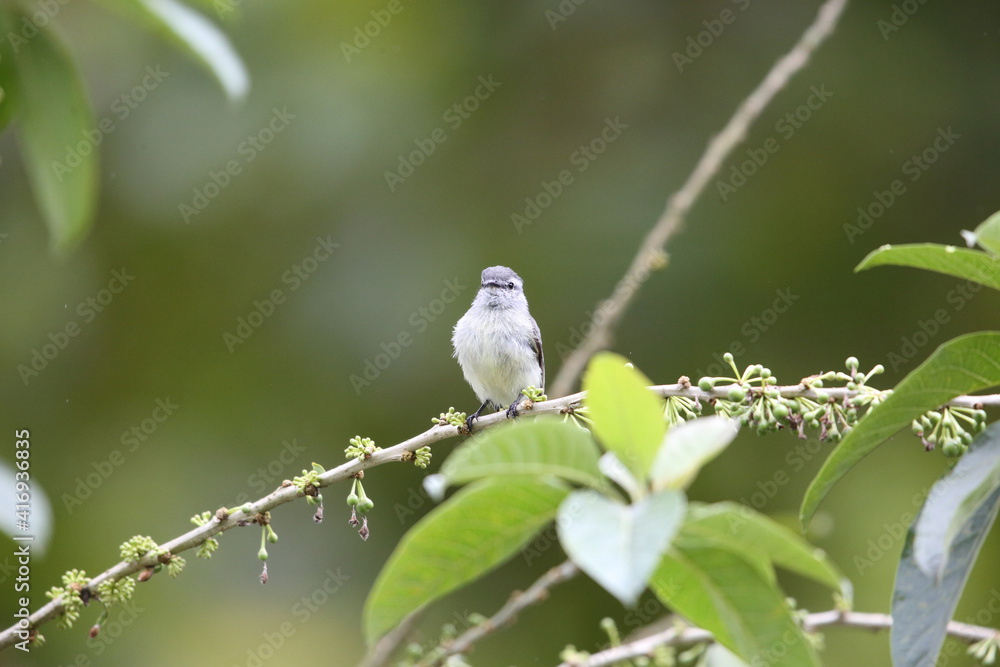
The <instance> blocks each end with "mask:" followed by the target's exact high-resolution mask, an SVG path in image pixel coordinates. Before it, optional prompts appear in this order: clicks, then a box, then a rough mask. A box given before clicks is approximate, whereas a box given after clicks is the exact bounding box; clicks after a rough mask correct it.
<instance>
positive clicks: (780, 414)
mask: <svg viewBox="0 0 1000 667" xmlns="http://www.w3.org/2000/svg"><path fill="white" fill-rule="evenodd" d="M771 413H772V414H773V415H774V416H775V417H776V418H778V419H785V418H786V417H788V407H787V406H785V405H783V404H781V403H779V404H778V405H776V406H774V407H773V408H772V409H771Z"/></svg>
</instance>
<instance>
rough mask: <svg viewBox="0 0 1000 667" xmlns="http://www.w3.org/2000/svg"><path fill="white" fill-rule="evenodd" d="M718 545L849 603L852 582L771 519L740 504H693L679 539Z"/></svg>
mask: <svg viewBox="0 0 1000 667" xmlns="http://www.w3.org/2000/svg"><path fill="white" fill-rule="evenodd" d="M681 537H693V538H697V539H700V540H702V541H706V542H712V543H715V544H716V545H718V546H721V547H723V548H725V549H727V550H729V551H733V552H735V553H742V554H744V555H747V556H752V557H754V558H756V559H759V560H761V561H763V562H765V563H766V564H767V566H768V567H769V568H773V567H774V566H778V567H782V568H784V569H786V570H788V571H790V572H795V573H796V574H800V575H802V576H803V577H807V578H809V579H812V580H813V581H815V582H817V583H820V584H823V585H824V586H829V587H830V588H831V589H833V590H835V591H838V592H840V593H841V595H843V597H844V598H846V599H847V600H848V601H850V599H851V582H850V581H849V580H848V579H847V578H846V577H845V576H844V575H843V574H842V573H841V572H840V570H839V569H837V566H836V565H834V564H833V562H832V561H831V560H830V559H829V558H828V557H827V555H826V553H825V552H824V551H823V550H822V549H818V548H816V547H814V546H813V545H811V544H809V543H808V542H806V541H805V540H804V539H802V537H800V536H799V535H797V534H796V533H794V532H792V531H791V530H789V529H788V528H786V527H785V526H782V525H781V524H779V523H777V522H776V521H774V520H772V519H770V518H769V517H767V516H765V515H763V514H760V513H759V512H756V511H754V510H753V509H751V508H749V507H747V506H746V505H740V504H738V503H729V502H723V503H715V504H712V505H702V504H697V505H694V504H692V506H691V509H690V510H689V511H688V518H687V521H685V522H684V526H683V527H682V528H681V535H680V537H678V539H680V538H681Z"/></svg>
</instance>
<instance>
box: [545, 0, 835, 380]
mask: <svg viewBox="0 0 1000 667" xmlns="http://www.w3.org/2000/svg"><path fill="white" fill-rule="evenodd" d="M846 4H847V0H827V2H825V3H823V6H822V7H820V10H819V14H818V15H817V16H816V19H815V20H814V21H813V23H812V25H810V26H809V28H808V29H807V30H806V31H805V32H804V33H803V34H802V37H801V38H799V41H798V43H797V44H796V45H795V47H794V48H793V49H792V50H791V51H789V52H788V54H787V55H785V56H784V57H783V58H781V59H780V60H779V61H778V62H776V63H775V64H774V66H773V67H772V68H771V71H770V72H768V74H767V76H766V77H765V78H764V80H763V81H762V82H761V83H760V84H759V85H758V86H757V88H756V89H755V90H754V91H753V92H752V93H750V96H749V97H747V98H746V99H745V100H743V102H742V103H741V104H740V106H739V107H738V108H737V109H736V112H735V113H734V114H733V116H732V118H730V119H729V122H728V123H727V124H726V126H725V127H724V128H723V130H722V131H721V132H719V134H717V135H715V136H714V137H713V138H712V140H711V141H710V142H709V144H708V148H706V149H705V152H704V154H702V156H701V159H700V160H699V161H698V164H697V166H696V167H695V168H694V171H692V172H691V175H690V176H688V179H687V181H686V182H685V183H684V185H683V187H681V189H680V190H678V191H677V192H676V193H674V194H673V196H671V197H670V201H669V202H668V203H667V208H666V210H665V211H664V212H663V215H661V216H660V219H659V220H657V221H656V224H655V225H654V226H653V228H652V229H651V230H650V231H649V233H648V234H647V235H646V238H645V240H643V242H642V246H641V247H640V248H639V252H638V253H637V254H636V256H635V258H634V259H633V260H632V264H631V265H630V266H629V268H628V270H627V271H626V272H625V276H624V277H623V278H622V279H621V280H620V281H618V284H617V285H616V286H615V289H614V292H612V295H611V296H610V297H608V298H607V299H606V300H605V301H603V302H602V303H601V304H600V305H599V306H598V307H597V309H596V310H595V311H594V312H595V313H597V314H598V315H599V316H597V315H595V317H594V318H593V319H594V321H593V323H592V324H593V327H592V328H591V330H590V332H589V333H588V334H587V335H586V336H585V337H584V339H583V341H582V342H581V343H580V345H579V347H577V348H576V349H575V350H574V351H573V352H572V353H571V354H570V355H569V357H568V358H567V359H566V361H565V362H563V365H562V367H561V368H560V369H559V373H558V374H557V375H556V378H555V380H554V381H553V383H552V386H551V390H552V393H553V394H554V395H556V396H561V395H563V394H565V393H566V392H568V391H569V390H570V389H571V388H572V387H573V384H574V383H575V382H576V379H577V378H578V377H580V373H582V372H583V368H584V367H585V366H586V365H587V361H588V360H589V359H590V357H592V356H593V355H594V354H595V353H597V352H599V351H600V350H603V349H604V348H606V347H608V346H610V345H611V342H612V337H613V332H614V330H615V328H616V327H617V326H618V323H619V322H620V321H621V319H622V316H623V315H624V314H625V311H626V310H627V309H628V307H629V306H630V305H631V304H632V301H633V300H634V299H635V297H636V294H638V292H639V288H640V287H642V284H643V283H645V282H646V280H647V279H648V278H649V273H650V271H652V270H653V269H656V268H659V267H662V266H664V265H665V261H666V256H665V254H664V250H665V248H666V245H667V241H669V240H670V238H671V237H672V236H673V235H674V234H676V233H677V232H678V231H679V230H680V228H681V225H682V224H683V222H684V218H685V216H686V215H687V213H688V211H689V210H690V209H691V207H692V206H693V205H694V202H695V201H696V200H697V199H698V197H699V196H700V195H701V193H702V191H703V190H704V189H705V187H706V186H707V185H708V183H709V181H710V180H711V179H712V177H713V176H715V174H716V173H718V171H719V169H720V168H721V167H722V163H723V161H725V160H726V158H728V157H729V154H730V153H731V152H732V151H733V150H734V149H735V148H736V146H737V145H738V144H739V143H740V142H742V141H743V140H744V139H745V138H746V136H747V131H748V130H749V128H750V126H751V125H752V124H753V123H754V122H755V121H756V120H757V118H759V117H760V114H761V112H763V110H764V108H765V107H766V106H767V105H768V104H769V103H770V102H771V100H772V99H774V97H775V95H777V94H778V92H780V91H781V90H782V89H783V88H784V87H785V85H786V84H787V83H788V80H789V79H790V78H791V77H792V76H793V75H794V74H796V73H797V72H798V71H799V70H801V69H802V68H803V67H805V65H806V63H808V62H809V58H810V57H811V56H812V54H813V52H814V51H815V50H816V48H817V47H818V46H819V45H820V44H821V43H822V42H823V41H824V40H825V39H826V38H827V37H829V36H830V34H831V33H832V32H833V29H834V27H835V26H836V24H837V20H838V19H839V18H840V15H841V13H842V12H843V10H844V6H845V5H846Z"/></svg>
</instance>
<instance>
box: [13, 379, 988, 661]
mask: <svg viewBox="0 0 1000 667" xmlns="http://www.w3.org/2000/svg"><path fill="white" fill-rule="evenodd" d="M731 387H732V385H727V386H720V387H714V388H713V389H712V390H711V391H702V390H701V389H699V388H698V387H693V386H691V385H690V384H688V383H680V384H665V385H657V386H653V387H650V388H649V389H650V391H653V392H655V393H656V394H657V395H659V396H662V397H664V398H666V397H669V396H687V397H689V398H696V399H699V400H701V401H708V400H709V399H711V398H725V397H726V396H728V393H729V389H730V388H731ZM770 389H772V390H775V389H776V390H777V391H778V392H779V393H780V394H781V395H782V396H784V397H786V398H795V397H805V398H813V399H815V398H817V397H818V396H817V390H814V389H810V388H808V387H806V386H805V385H803V384H796V385H788V386H783V387H770ZM820 391H822V393H823V394H826V396H828V397H829V398H832V399H835V400H841V399H844V398H849V397H852V396H856V395H857V394H858V392H857V391H851V390H849V389H846V388H843V387H831V388H828V389H827V388H824V389H822V390H820ZM585 396H586V392H582V391H581V392H577V393H575V394H570V395H569V396H563V397H562V398H556V399H553V400H550V401H542V402H538V403H533V404H529V403H523V404H522V405H521V406H520V407H519V409H518V414H521V415H523V414H526V413H528V412H530V413H531V414H533V415H544V414H555V415H558V414H565V413H567V412H571V411H572V410H574V409H577V408H579V407H580V406H581V405H582V402H583V399H584V397H585ZM948 404H949V405H954V406H961V407H973V406H976V405H982V406H1000V394H989V395H984V396H959V397H957V398H954V399H952V400H951V401H949V402H948ZM506 421H507V418H506V416H505V415H504V413H503V412H502V411H501V412H497V413H494V414H491V415H486V416H484V417H481V418H480V419H479V420H478V421H477V422H476V426H475V430H476V432H477V433H478V432H480V431H484V430H487V429H490V428H494V427H496V426H499V425H500V424H502V423H504V422H506ZM460 435H465V431H464V427H462V428H461V429H460V428H459V427H457V426H433V427H431V428H429V429H427V430H426V431H424V432H423V433H420V434H419V435H415V436H413V437H412V438H409V439H408V440H404V441H403V442H400V443H399V444H396V445H393V446H392V447H387V448H385V449H381V450H379V451H377V452H374V453H373V454H372V455H371V456H370V457H369V458H366V459H354V460H352V461H348V462H347V463H344V464H342V465H339V466H337V467H336V468H333V469H332V470H327V471H326V472H324V473H323V474H322V475H320V477H319V484H318V486H319V487H325V486H329V485H331V484H333V483H334V482H338V481H341V480H345V479H350V478H351V477H353V476H355V475H356V474H358V473H359V472H361V471H362V470H366V469H368V468H373V467H375V466H379V465H382V464H384V463H390V462H393V461H401V460H403V457H404V456H406V455H408V454H409V453H411V452H414V451H416V450H418V449H420V448H421V447H426V446H429V445H432V444H434V443H436V442H440V441H442V440H448V439H451V438H456V437H458V436H460ZM302 495H303V494H302V492H301V491H299V489H298V488H297V487H296V486H294V485H292V484H291V483H289V484H288V485H287V486H286V485H284V484H283V485H282V486H281V487H279V488H278V489H276V490H275V491H273V492H271V493H270V494H268V495H266V496H264V497H263V498H260V499H258V500H256V501H254V502H252V503H247V504H244V505H242V506H241V507H239V508H237V509H233V510H226V509H225V508H223V509H221V510H219V512H217V513H216V516H215V518H213V519H212V520H211V521H209V522H208V523H206V524H205V525H204V526H198V527H197V528H195V529H193V530H190V531H188V532H186V533H184V534H183V535H180V536H179V537H175V538H174V539H172V540H170V541H169V542H166V543H164V544H162V545H160V546H161V547H163V548H165V549H166V550H167V551H169V552H170V553H171V554H175V555H176V554H180V553H182V552H184V551H188V550H190V549H193V548H195V547H198V546H200V545H201V544H202V543H204V542H205V540H207V539H208V538H210V537H213V536H215V535H218V534H219V533H222V532H225V531H227V530H230V529H231V528H235V527H237V526H241V525H246V522H248V521H251V520H252V519H253V518H254V516H255V515H256V514H257V513H263V512H268V511H270V510H272V509H274V508H276V507H278V506H280V505H284V504H285V503H289V502H292V501H293V500H295V499H297V498H300V497H302ZM158 562H159V561H158V560H157V557H156V556H147V557H144V558H142V559H140V560H139V561H138V562H128V561H121V562H120V563H118V564H116V565H114V566H113V567H111V568H109V569H107V570H105V571H104V572H102V573H101V574H98V575H97V576H95V577H93V578H92V579H91V580H90V584H89V585H88V586H87V588H88V589H89V590H90V591H96V590H97V586H98V584H100V583H101V582H103V581H107V580H108V579H120V578H121V577H124V576H127V575H129V574H133V573H135V572H139V571H140V570H143V569H145V568H147V567H150V566H153V565H156V564H157V563H158ZM62 611H63V605H62V598H56V599H55V600H52V601H51V602H49V603H48V604H46V605H45V606H43V607H42V608H40V609H38V610H37V611H36V612H34V613H33V614H31V616H30V617H29V619H28V620H29V623H30V627H32V628H38V627H40V626H41V625H44V624H45V623H47V622H49V621H51V620H53V619H54V618H56V617H57V616H59V615H60V614H61V613H62ZM17 630H18V626H17V625H16V624H15V625H12V626H10V627H9V628H7V629H6V630H4V631H3V632H0V650H3V649H5V648H7V647H9V646H13V645H14V644H15V643H16V642H17V641H18V640H19V636H18V634H17Z"/></svg>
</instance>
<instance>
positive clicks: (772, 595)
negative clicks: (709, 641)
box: [649, 544, 819, 667]
mask: <svg viewBox="0 0 1000 667" xmlns="http://www.w3.org/2000/svg"><path fill="white" fill-rule="evenodd" d="M649 583H650V586H651V587H652V589H653V591H654V592H655V593H656V596H657V597H658V598H659V599H660V601H661V602H663V604H665V605H667V606H668V607H670V608H671V609H673V610H674V611H676V612H677V613H679V614H681V615H682V616H684V617H685V618H687V619H688V620H690V621H691V622H692V623H694V624H695V625H697V626H699V627H702V628H704V629H706V630H709V631H710V632H712V634H713V635H715V638H716V639H717V640H718V641H719V643H720V644H722V645H723V646H725V647H726V648H728V649H729V650H731V651H732V652H733V653H735V654H736V655H738V656H739V657H741V658H743V659H744V660H745V661H747V662H749V663H750V664H752V665H758V664H761V665H765V664H766V665H772V666H774V665H787V666H788V667H804V666H808V665H818V664H819V659H818V658H817V656H816V653H815V651H814V650H813V648H812V645H811V644H810V643H809V640H808V639H807V638H806V637H805V635H804V634H803V632H802V628H800V627H799V626H798V624H797V623H796V622H795V620H794V618H793V616H792V610H791V609H790V608H789V607H788V604H787V603H786V601H785V596H784V594H783V593H782V592H781V591H780V590H779V589H778V588H777V586H776V585H775V584H774V583H773V582H771V581H768V580H767V579H766V578H765V577H764V576H763V575H762V574H761V572H760V570H759V569H758V568H757V567H756V566H755V565H754V564H753V563H751V562H750V561H748V560H747V559H746V558H744V557H742V556H741V555H740V554H737V553H734V552H732V551H729V550H726V549H719V548H713V547H681V545H679V544H678V545H675V547H674V548H673V549H671V550H670V551H669V552H668V553H667V554H666V556H665V557H664V558H663V561H662V562H661V563H660V566H659V567H658V568H657V570H656V573H655V574H654V575H653V578H652V579H651V580H650V582H649Z"/></svg>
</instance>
